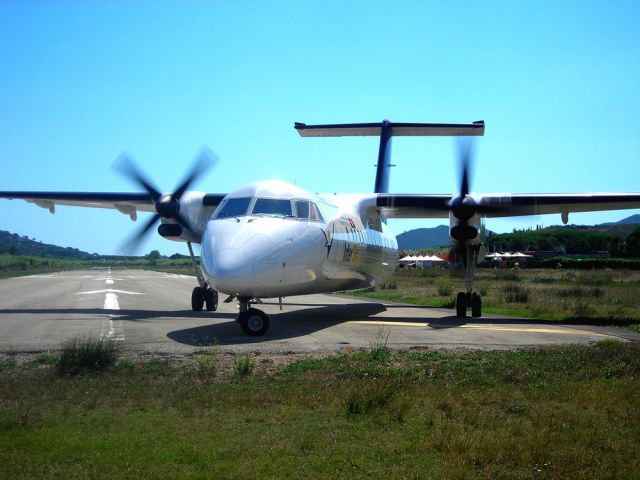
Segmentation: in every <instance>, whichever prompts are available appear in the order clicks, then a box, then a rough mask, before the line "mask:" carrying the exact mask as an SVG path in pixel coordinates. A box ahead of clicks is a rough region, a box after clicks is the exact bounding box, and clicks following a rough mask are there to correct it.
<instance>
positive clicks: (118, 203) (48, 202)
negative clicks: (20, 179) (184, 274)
mask: <svg viewBox="0 0 640 480" xmlns="http://www.w3.org/2000/svg"><path fill="white" fill-rule="evenodd" d="M224 197H225V194H216V193H205V194H204V195H203V196H202V206H203V207H208V208H209V209H210V210H211V211H212V212H213V210H215V208H216V207H217V206H218V205H219V204H220V202H221V201H222V199H223V198H224ZM0 198H5V199H7V200H14V199H15V200H25V201H26V202H29V203H34V204H36V205H38V206H39V207H42V208H45V209H47V210H49V211H50V212H51V213H54V212H55V207H56V205H68V206H72V207H90V208H112V209H114V210H118V211H119V212H121V213H124V214H126V215H129V216H130V217H131V219H132V220H135V219H136V217H137V215H136V213H137V212H139V211H140V212H155V211H156V208H155V205H154V203H153V199H152V198H151V195H150V194H149V193H115V192H33V191H32V192H29V191H22V192H18V191H15V192H14V191H0Z"/></svg>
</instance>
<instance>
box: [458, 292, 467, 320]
mask: <svg viewBox="0 0 640 480" xmlns="http://www.w3.org/2000/svg"><path fill="white" fill-rule="evenodd" d="M456 316H457V317H458V318H465V317H466V316H467V294H466V293H464V292H458V296H457V297H456Z"/></svg>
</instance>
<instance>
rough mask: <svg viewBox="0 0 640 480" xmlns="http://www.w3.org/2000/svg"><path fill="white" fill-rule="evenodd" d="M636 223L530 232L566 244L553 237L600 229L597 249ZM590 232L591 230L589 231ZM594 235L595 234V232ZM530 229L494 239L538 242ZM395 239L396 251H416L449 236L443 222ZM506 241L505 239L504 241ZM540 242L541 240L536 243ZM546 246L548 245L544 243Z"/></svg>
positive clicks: (638, 221) (639, 218)
mask: <svg viewBox="0 0 640 480" xmlns="http://www.w3.org/2000/svg"><path fill="white" fill-rule="evenodd" d="M638 225H640V214H636V215H631V216H630V217H627V218H623V219H622V220H619V221H617V222H609V223H601V224H599V225H594V226H577V225H567V226H554V227H547V228H544V229H542V230H539V231H538V234H534V235H533V236H534V237H536V236H537V237H539V238H536V240H539V239H540V238H541V237H546V238H545V239H549V238H553V241H552V242H553V243H560V244H564V243H566V240H564V239H563V240H564V241H562V242H559V241H558V239H557V237H558V235H560V236H566V235H567V234H568V235H572V234H571V233H567V232H568V231H572V232H574V231H576V232H582V233H581V236H582V237H587V236H590V235H591V236H592V235H594V234H596V233H595V232H601V233H602V234H603V235H604V236H602V237H601V241H599V242H594V244H597V246H598V247H599V248H602V249H605V248H607V247H608V248H615V246H616V245H617V244H616V241H615V240H608V239H610V237H616V238H618V239H620V240H622V241H624V240H626V239H627V237H628V236H629V234H630V233H631V232H632V231H633V230H634V229H636V228H637V227H638ZM563 229H564V230H566V231H567V232H565V233H560V232H562V230H563ZM590 232H591V233H590ZM487 233H488V234H489V236H490V237H491V236H493V235H495V234H492V233H491V232H487ZM596 235H597V234H596ZM512 236H515V237H513V238H514V239H516V241H513V242H512V241H511V237H512ZM531 236H532V235H531V232H525V231H522V232H515V233H503V234H500V235H498V236H496V237H495V238H494V241H495V240H499V241H502V242H504V243H505V244H508V245H513V246H516V245H517V246H518V247H519V248H524V247H525V243H526V241H524V237H529V238H528V239H527V240H528V241H530V244H529V245H526V246H532V245H533V244H536V243H539V242H537V241H531ZM396 238H397V239H398V248H399V249H400V250H420V249H424V248H433V247H446V246H449V245H450V243H451V241H450V239H449V227H448V226H447V225H439V226H437V227H433V228H417V229H415V230H409V231H407V232H404V233H401V234H400V235H398V236H396ZM505 240H509V241H505ZM540 243H544V242H540ZM547 247H548V248H549V249H550V248H551V245H547Z"/></svg>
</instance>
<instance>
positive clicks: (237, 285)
mask: <svg viewBox="0 0 640 480" xmlns="http://www.w3.org/2000/svg"><path fill="white" fill-rule="evenodd" d="M203 268H204V270H205V273H206V275H207V277H208V278H209V280H210V281H211V282H212V283H213V287H214V288H215V289H216V290H219V291H221V292H224V293H228V294H230V295H242V294H243V293H244V292H243V291H244V290H246V289H248V288H250V287H251V286H252V284H253V278H254V269H253V264H252V261H251V259H250V258H249V256H248V255H247V254H245V253H244V252H242V251H241V250H240V249H238V248H222V249H219V250H213V251H210V252H207V255H206V256H205V255H203Z"/></svg>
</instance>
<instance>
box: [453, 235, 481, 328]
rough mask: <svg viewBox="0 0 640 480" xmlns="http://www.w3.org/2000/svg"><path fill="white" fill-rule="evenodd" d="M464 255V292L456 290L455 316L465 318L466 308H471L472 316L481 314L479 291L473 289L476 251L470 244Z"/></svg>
mask: <svg viewBox="0 0 640 480" xmlns="http://www.w3.org/2000/svg"><path fill="white" fill-rule="evenodd" d="M466 248H467V251H466V255H465V256H464V267H465V268H464V290H465V291H464V292H458V295H457V296H456V316H457V317H458V318H465V317H466V316H467V308H471V316H472V317H481V316H482V296H481V295H480V292H474V291H473V267H474V266H475V264H476V260H477V257H478V252H477V251H476V250H475V249H474V248H473V247H470V246H467V247H466Z"/></svg>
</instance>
